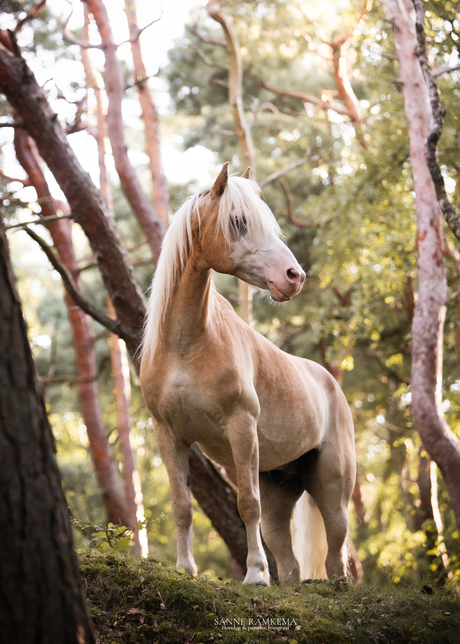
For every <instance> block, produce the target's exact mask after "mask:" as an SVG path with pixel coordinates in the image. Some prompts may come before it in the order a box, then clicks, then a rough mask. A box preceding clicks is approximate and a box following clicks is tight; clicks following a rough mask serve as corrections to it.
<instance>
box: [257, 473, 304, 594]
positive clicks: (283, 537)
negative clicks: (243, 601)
mask: <svg viewBox="0 0 460 644" xmlns="http://www.w3.org/2000/svg"><path fill="white" fill-rule="evenodd" d="M280 477H282V472H261V473H260V475H259V485H260V503H261V508H262V524H261V527H262V536H263V538H264V540H265V543H266V544H267V546H268V548H269V549H270V551H271V553H272V554H273V556H274V557H275V559H276V563H277V566H278V577H279V580H280V583H281V584H289V583H296V582H298V581H299V579H300V576H299V564H298V562H297V559H296V558H295V556H294V552H293V550H292V537H291V518H292V511H293V509H294V506H295V504H296V502H297V500H298V499H299V497H300V495H301V494H302V492H303V487H302V484H301V482H300V478H299V477H296V478H291V479H287V480H284V481H283V480H282V479H280Z"/></svg>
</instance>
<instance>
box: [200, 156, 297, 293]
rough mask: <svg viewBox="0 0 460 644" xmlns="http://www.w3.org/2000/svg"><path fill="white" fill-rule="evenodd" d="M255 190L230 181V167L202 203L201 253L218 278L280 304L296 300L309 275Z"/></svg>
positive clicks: (242, 180) (253, 185)
mask: <svg viewBox="0 0 460 644" xmlns="http://www.w3.org/2000/svg"><path fill="white" fill-rule="evenodd" d="M257 188H258V187H257V184H256V183H254V182H253V181H249V180H248V179H247V178H245V177H229V176H228V163H226V164H225V165H224V166H223V168H222V170H221V172H220V174H219V176H218V177H217V179H216V181H215V182H214V185H213V186H212V188H211V189H210V190H208V191H206V192H205V193H203V194H202V196H201V197H200V201H199V211H200V221H201V233H200V244H201V252H202V255H203V258H204V260H205V262H206V263H207V264H208V266H209V267H210V268H213V269H214V270H215V271H217V272H219V273H228V274H230V275H236V277H239V278H240V279H242V280H244V281H245V282H248V283H249V284H252V285H253V286H258V287H259V288H263V289H268V290H269V291H270V295H271V296H272V298H273V299H274V300H276V301H277V302H286V301H287V300H290V299H291V297H293V296H294V295H297V293H298V292H299V291H300V289H301V288H302V286H303V283H304V281H305V273H304V271H303V270H302V268H301V267H300V266H299V264H298V263H297V260H296V259H295V257H294V255H293V254H292V253H291V251H290V250H289V248H288V247H287V246H286V244H285V243H284V242H283V241H282V239H281V238H280V237H281V233H280V229H279V226H278V224H277V222H276V220H275V217H274V216H273V213H272V212H271V210H270V209H269V208H268V206H267V205H266V204H265V202H263V201H262V199H260V197H259V196H258V194H257V192H258V190H257Z"/></svg>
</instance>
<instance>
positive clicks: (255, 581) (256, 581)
mask: <svg viewBox="0 0 460 644" xmlns="http://www.w3.org/2000/svg"><path fill="white" fill-rule="evenodd" d="M243 584H250V585H251V586H270V578H269V577H268V574H267V575H265V574H264V573H262V572H260V571H258V570H257V571H255V572H253V571H250V570H248V572H247V573H246V577H245V578H244V581H243Z"/></svg>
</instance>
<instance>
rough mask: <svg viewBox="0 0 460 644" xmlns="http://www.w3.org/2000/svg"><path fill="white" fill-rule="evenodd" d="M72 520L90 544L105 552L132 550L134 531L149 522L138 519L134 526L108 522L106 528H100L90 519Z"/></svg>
mask: <svg viewBox="0 0 460 644" xmlns="http://www.w3.org/2000/svg"><path fill="white" fill-rule="evenodd" d="M71 521H72V525H73V526H74V527H75V528H77V529H78V530H81V532H82V533H83V534H84V535H85V537H86V539H87V540H88V545H89V546H90V547H91V548H95V550H97V551H98V552H101V553H104V554H106V553H108V552H112V551H114V552H130V548H131V540H132V537H133V534H134V531H135V530H142V529H143V528H145V526H146V523H147V522H146V521H138V522H137V523H136V525H135V526H133V527H132V528H127V527H126V526H124V525H114V524H113V523H108V524H107V525H106V527H105V528H100V527H99V526H97V525H95V524H94V523H91V522H90V521H81V520H79V519H74V518H72V519H71Z"/></svg>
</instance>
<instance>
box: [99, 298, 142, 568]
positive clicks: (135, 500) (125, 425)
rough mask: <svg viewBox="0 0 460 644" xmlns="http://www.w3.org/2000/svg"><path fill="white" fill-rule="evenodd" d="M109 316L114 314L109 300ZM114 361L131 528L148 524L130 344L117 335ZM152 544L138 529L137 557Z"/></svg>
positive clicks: (135, 538)
mask: <svg viewBox="0 0 460 644" xmlns="http://www.w3.org/2000/svg"><path fill="white" fill-rule="evenodd" d="M109 313H110V315H113V314H114V310H113V307H112V306H111V304H110V301H109ZM109 347H110V359H111V362H112V374H113V380H114V391H115V399H116V406H117V419H118V443H119V445H120V451H121V455H122V460H123V479H124V482H125V497H126V504H127V510H128V514H129V523H126V524H125V525H127V526H130V527H131V526H134V525H136V523H137V522H138V521H144V520H145V516H144V503H143V497H142V489H141V482H140V477H139V473H138V471H137V470H136V466H135V463H134V450H133V447H132V445H131V427H132V420H131V414H130V412H129V401H130V400H131V383H130V375H129V363H128V354H127V351H126V344H125V343H124V342H123V340H121V339H120V338H119V337H118V336H117V335H115V333H111V334H110V337H109ZM148 553H149V544H148V537H147V530H146V528H142V529H141V530H137V529H136V530H134V535H133V554H134V555H136V556H142V557H147V555H148Z"/></svg>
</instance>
